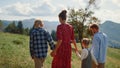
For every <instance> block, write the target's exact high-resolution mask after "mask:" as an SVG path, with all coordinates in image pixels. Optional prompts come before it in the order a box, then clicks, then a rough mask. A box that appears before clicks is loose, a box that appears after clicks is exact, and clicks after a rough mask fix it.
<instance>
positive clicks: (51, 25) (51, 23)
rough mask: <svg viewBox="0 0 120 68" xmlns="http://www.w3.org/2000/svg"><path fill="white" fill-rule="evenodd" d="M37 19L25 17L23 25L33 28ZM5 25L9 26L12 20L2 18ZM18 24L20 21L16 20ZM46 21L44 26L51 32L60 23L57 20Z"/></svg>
mask: <svg viewBox="0 0 120 68" xmlns="http://www.w3.org/2000/svg"><path fill="white" fill-rule="evenodd" d="M34 21H35V19H25V20H22V23H23V27H24V28H32V27H33V24H34ZM2 22H3V25H4V27H7V26H8V24H10V23H12V21H7V20H2ZM15 22H16V24H17V23H18V21H15ZM43 22H44V28H45V29H47V30H48V31H49V32H51V31H52V30H56V27H57V25H58V24H59V22H57V21H43Z"/></svg>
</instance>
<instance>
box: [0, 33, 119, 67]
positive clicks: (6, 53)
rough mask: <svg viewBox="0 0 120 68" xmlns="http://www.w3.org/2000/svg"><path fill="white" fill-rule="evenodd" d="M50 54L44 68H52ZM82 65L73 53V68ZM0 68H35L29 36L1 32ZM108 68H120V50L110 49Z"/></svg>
mask: <svg viewBox="0 0 120 68" xmlns="http://www.w3.org/2000/svg"><path fill="white" fill-rule="evenodd" d="M78 47H79V45H78ZM79 49H81V48H79ZM50 52H51V51H50V50H49V53H50ZM49 53H48V57H47V58H46V61H45V63H44V68H51V62H52V57H50V56H49ZM80 63H81V61H80V59H79V58H78V57H77V56H76V55H75V54H74V53H72V68H80ZM0 68H34V63H33V60H32V59H31V57H30V54H29V37H28V36H24V35H16V34H10V33H2V32H0ZM106 68H120V49H114V48H108V52H107V62H106Z"/></svg>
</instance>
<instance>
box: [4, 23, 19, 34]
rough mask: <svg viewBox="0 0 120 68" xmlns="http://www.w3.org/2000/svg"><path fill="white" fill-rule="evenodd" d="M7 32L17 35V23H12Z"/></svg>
mask: <svg viewBox="0 0 120 68" xmlns="http://www.w3.org/2000/svg"><path fill="white" fill-rule="evenodd" d="M5 31H6V32H10V33H17V27H16V25H15V21H13V22H12V23H10V24H9V25H8V26H7V27H6V28H5Z"/></svg>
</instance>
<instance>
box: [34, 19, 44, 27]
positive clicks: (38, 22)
mask: <svg viewBox="0 0 120 68" xmlns="http://www.w3.org/2000/svg"><path fill="white" fill-rule="evenodd" d="M38 24H43V22H42V20H41V19H36V20H35V21H34V27H36V26H37V25H38Z"/></svg>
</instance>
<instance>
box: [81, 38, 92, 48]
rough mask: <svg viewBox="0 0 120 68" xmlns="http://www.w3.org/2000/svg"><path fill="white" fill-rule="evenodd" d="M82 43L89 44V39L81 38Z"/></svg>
mask: <svg viewBox="0 0 120 68" xmlns="http://www.w3.org/2000/svg"><path fill="white" fill-rule="evenodd" d="M82 43H84V44H85V45H87V46H88V45H89V43H90V40H89V39H88V38H83V39H82Z"/></svg>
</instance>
